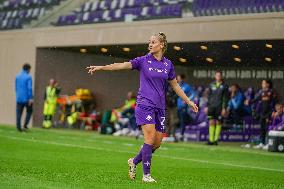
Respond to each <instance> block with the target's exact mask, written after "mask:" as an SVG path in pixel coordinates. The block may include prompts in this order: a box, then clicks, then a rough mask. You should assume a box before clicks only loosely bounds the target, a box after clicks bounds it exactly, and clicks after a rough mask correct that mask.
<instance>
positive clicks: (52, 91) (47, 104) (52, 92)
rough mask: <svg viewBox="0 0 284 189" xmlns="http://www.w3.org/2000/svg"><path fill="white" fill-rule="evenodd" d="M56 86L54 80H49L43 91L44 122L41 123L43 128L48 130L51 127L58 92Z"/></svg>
mask: <svg viewBox="0 0 284 189" xmlns="http://www.w3.org/2000/svg"><path fill="white" fill-rule="evenodd" d="M57 85H58V83H57V82H56V81H55V80H54V79H50V80H49V85H48V86H47V87H46V89H45V93H44V107H43V115H44V120H43V123H42V126H43V128H50V127H51V126H52V117H53V116H54V114H55V111H56V105H57V97H58V94H59V92H60V89H59V88H57Z"/></svg>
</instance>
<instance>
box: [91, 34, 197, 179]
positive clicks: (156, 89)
mask: <svg viewBox="0 0 284 189" xmlns="http://www.w3.org/2000/svg"><path fill="white" fill-rule="evenodd" d="M148 49H149V53H148V54H147V55H145V56H141V57H137V58H135V59H133V60H130V61H129V62H124V63H114V64H110V65H106V66H89V67H87V68H86V69H88V70H89V71H88V73H90V74H93V72H95V71H99V70H104V71H113V70H126V69H132V70H134V69H135V70H138V71H139V72H140V88H139V92H138V96H137V106H136V110H135V117H136V123H137V125H138V126H139V127H141V129H142V132H143V134H144V145H143V146H142V148H141V150H140V152H139V153H138V154H137V156H136V157H134V158H130V159H129V160H128V165H129V177H130V179H132V180H134V179H135V177H136V166H137V165H138V164H139V163H140V162H141V161H142V163H143V172H144V175H143V178H142V182H156V181H155V180H154V179H153V178H152V177H151V175H150V167H151V159H152V153H153V152H154V151H155V150H156V149H158V148H159V147H160V145H161V141H162V138H163V133H165V123H166V121H165V108H166V105H165V104H166V99H165V97H166V89H167V80H168V81H169V83H170V85H171V86H172V88H173V89H174V91H175V92H176V93H177V95H178V96H180V97H181V98H182V99H183V100H184V102H185V103H187V104H188V105H190V106H191V107H192V109H193V110H194V112H198V107H197V106H196V105H195V104H194V103H193V102H192V101H190V100H189V98H188V97H187V96H186V94H185V93H184V92H183V90H182V89H181V88H180V86H179V84H178V83H177V80H176V75H175V71H174V66H173V64H172V62H171V61H170V60H168V59H167V58H165V57H164V53H165V51H166V49H167V39H166V35H165V34H164V33H162V32H160V33H158V34H155V35H153V36H151V38H150V40H149V46H148Z"/></svg>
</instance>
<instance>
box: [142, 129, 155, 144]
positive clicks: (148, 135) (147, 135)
mask: <svg viewBox="0 0 284 189" xmlns="http://www.w3.org/2000/svg"><path fill="white" fill-rule="evenodd" d="M141 128H142V132H143V134H144V143H146V144H150V145H153V144H154V142H155V137H156V129H155V124H145V125H142V126H141Z"/></svg>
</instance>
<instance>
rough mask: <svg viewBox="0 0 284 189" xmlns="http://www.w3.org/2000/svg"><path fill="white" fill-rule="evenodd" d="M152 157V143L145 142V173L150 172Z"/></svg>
mask: <svg viewBox="0 0 284 189" xmlns="http://www.w3.org/2000/svg"><path fill="white" fill-rule="evenodd" d="M151 159H152V145H149V144H144V145H143V148H142V163H143V172H144V175H148V174H150V169H151Z"/></svg>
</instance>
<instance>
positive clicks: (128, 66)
mask: <svg viewBox="0 0 284 189" xmlns="http://www.w3.org/2000/svg"><path fill="white" fill-rule="evenodd" d="M86 69H87V70H88V73H89V74H91V75H92V74H93V73H94V72H96V71H100V70H102V71H116V70H130V69H132V64H131V63H130V62H123V63H114V64H109V65H105V66H88V67H86Z"/></svg>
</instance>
